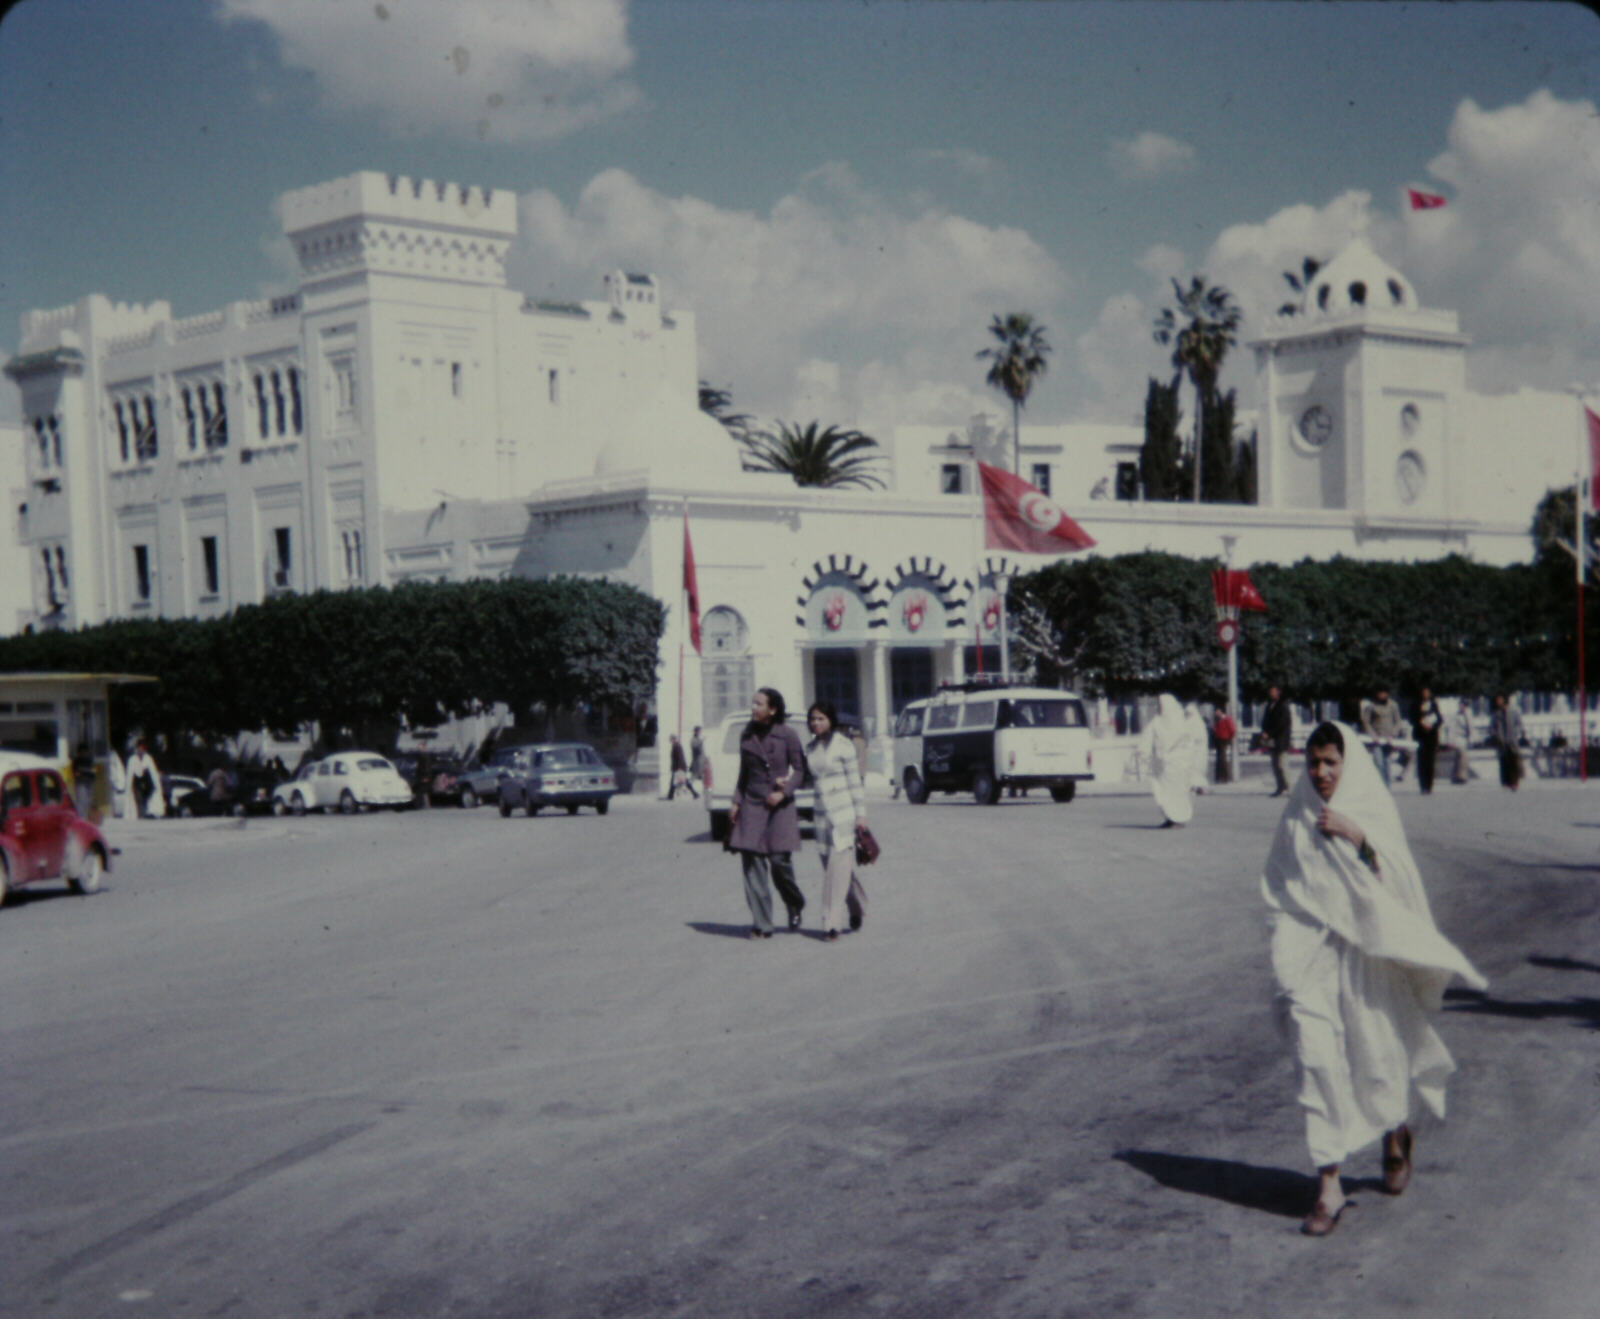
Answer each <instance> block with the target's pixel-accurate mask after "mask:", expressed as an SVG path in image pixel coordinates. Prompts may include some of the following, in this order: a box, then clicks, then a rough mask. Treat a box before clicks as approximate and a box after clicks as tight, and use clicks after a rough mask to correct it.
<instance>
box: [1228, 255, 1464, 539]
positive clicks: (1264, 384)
mask: <svg viewBox="0 0 1600 1319" xmlns="http://www.w3.org/2000/svg"><path fill="white" fill-rule="evenodd" d="M1250 346H1251V348H1252V349H1254V351H1255V359H1256V379H1257V396H1258V397H1259V398H1260V399H1261V400H1262V403H1261V436H1260V444H1259V446H1258V460H1259V463H1260V502H1261V504H1262V506H1263V507H1268V508H1279V509H1325V510H1330V511H1332V510H1347V511H1349V512H1351V513H1354V514H1355V515H1357V517H1358V518H1360V519H1361V520H1362V522H1363V523H1364V524H1366V525H1368V526H1371V527H1374V528H1379V527H1383V526H1389V527H1392V528H1394V529H1395V530H1396V531H1403V530H1405V529H1406V528H1408V527H1415V528H1417V529H1418V530H1420V529H1422V528H1423V527H1424V526H1425V525H1427V524H1434V523H1437V522H1439V521H1442V520H1448V519H1449V518H1450V517H1451V516H1452V514H1453V513H1454V512H1456V511H1457V506H1458V504H1459V503H1460V499H1459V493H1458V491H1457V490H1456V486H1457V485H1458V484H1459V481H1460V478H1461V474H1460V473H1456V472H1453V471H1452V462H1458V461H1459V460H1460V454H1461V449H1462V444H1461V440H1462V438H1463V427H1464V425H1465V424H1466V420H1467V419H1466V417H1465V416H1464V412H1463V407H1464V402H1465V399H1466V346H1467V338H1466V336H1465V335H1463V334H1462V333H1461V332H1460V327H1459V323H1458V320H1457V317H1456V314H1455V312H1453V311H1434V310H1429V309H1425V308H1422V307H1419V306H1418V305H1417V295H1416V290H1414V289H1413V288H1412V287H1411V285H1410V283H1409V282H1408V281H1407V280H1406V278H1405V277H1404V276H1403V275H1401V274H1400V272H1399V271H1397V270H1395V269H1394V268H1393V267H1392V266H1389V265H1387V264H1386V263H1385V262H1384V261H1383V260H1382V259H1381V258H1379V256H1378V255H1377V253H1375V252H1374V251H1373V250H1372V248H1371V247H1370V246H1369V245H1368V244H1367V241H1366V239H1365V238H1364V237H1360V236H1358V237H1356V238H1355V239H1354V240H1353V241H1352V242H1351V244H1350V245H1349V246H1348V247H1347V248H1345V250H1344V251H1343V252H1341V253H1340V254H1339V255H1338V256H1337V257H1335V258H1334V259H1333V260H1332V261H1330V262H1329V263H1328V264H1327V265H1326V266H1324V267H1323V268H1322V269H1321V270H1320V271H1318V273H1317V276H1316V278H1315V279H1313V280H1312V281H1311V283H1310V284H1309V285H1308V286H1307V288H1306V291H1305V296H1304V298H1303V299H1302V301H1301V303H1300V305H1299V306H1298V307H1296V308H1294V309H1293V310H1292V311H1289V312H1285V313H1283V314H1281V315H1279V316H1277V317H1274V318H1273V320H1272V321H1271V322H1270V323H1269V324H1268V327H1267V332H1266V333H1265V334H1264V335H1263V336H1262V337H1261V338H1260V339H1258V340H1256V341H1254V342H1253V343H1252V344H1251V345H1250Z"/></svg>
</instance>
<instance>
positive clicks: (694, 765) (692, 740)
mask: <svg viewBox="0 0 1600 1319" xmlns="http://www.w3.org/2000/svg"><path fill="white" fill-rule="evenodd" d="M689 777H690V778H691V779H693V780H694V781H695V782H696V783H699V784H704V783H705V781H706V739H705V734H704V733H703V732H701V730H700V725H699V724H696V725H695V726H694V732H692V733H690V734H689Z"/></svg>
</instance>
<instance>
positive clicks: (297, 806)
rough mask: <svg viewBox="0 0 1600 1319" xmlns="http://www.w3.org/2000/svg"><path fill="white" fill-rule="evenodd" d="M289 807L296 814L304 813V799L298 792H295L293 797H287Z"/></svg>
mask: <svg viewBox="0 0 1600 1319" xmlns="http://www.w3.org/2000/svg"><path fill="white" fill-rule="evenodd" d="M289 809H290V810H291V811H293V812H294V814H296V815H304V814H305V813H306V799H305V798H304V797H302V796H301V795H300V794H299V793H298V792H297V793H295V795H294V796H293V797H291V798H289Z"/></svg>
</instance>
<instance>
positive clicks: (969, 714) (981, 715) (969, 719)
mask: <svg viewBox="0 0 1600 1319" xmlns="http://www.w3.org/2000/svg"><path fill="white" fill-rule="evenodd" d="M994 707H995V703H994V702H993V701H968V702H967V708H966V709H965V710H963V711H962V712H961V726H962V727H963V728H988V727H989V726H990V725H991V724H993V723H994Z"/></svg>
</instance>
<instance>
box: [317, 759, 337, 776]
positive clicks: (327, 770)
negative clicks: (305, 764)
mask: <svg viewBox="0 0 1600 1319" xmlns="http://www.w3.org/2000/svg"><path fill="white" fill-rule="evenodd" d="M317 773H318V774H319V775H327V774H332V773H333V764H332V762H331V761H327V760H324V761H323V762H322V763H321V764H320V765H318V766H317Z"/></svg>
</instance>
